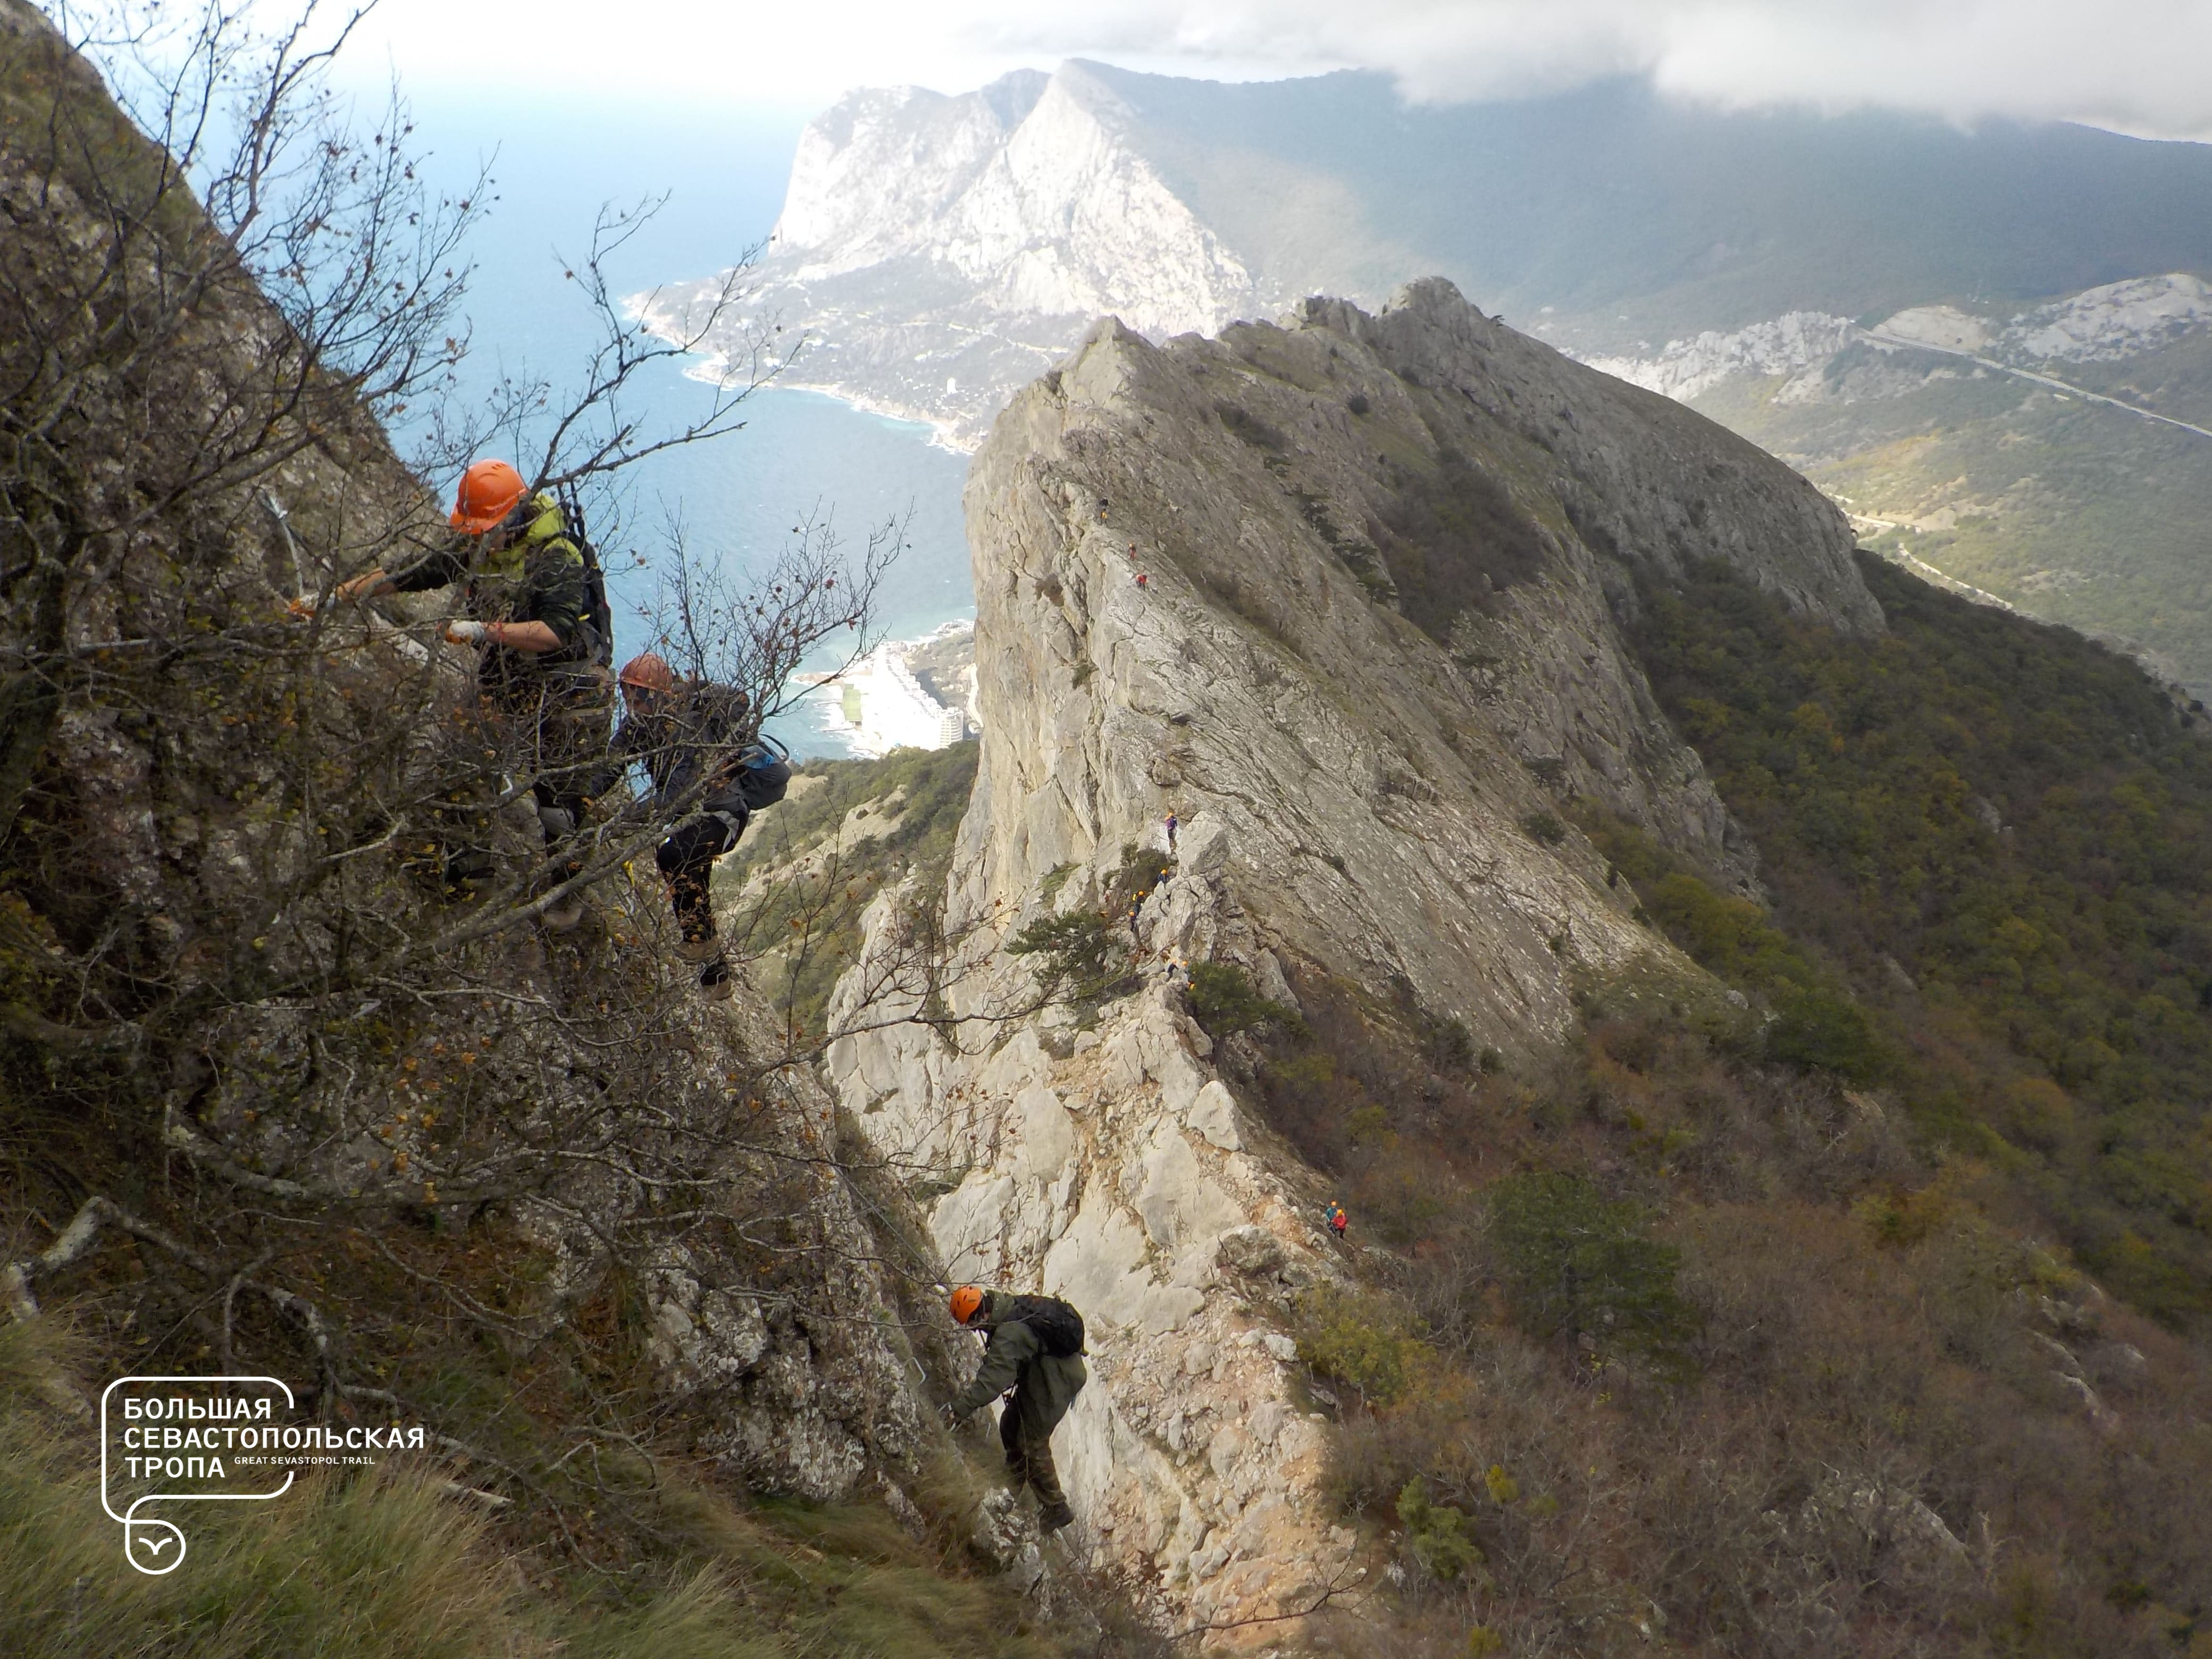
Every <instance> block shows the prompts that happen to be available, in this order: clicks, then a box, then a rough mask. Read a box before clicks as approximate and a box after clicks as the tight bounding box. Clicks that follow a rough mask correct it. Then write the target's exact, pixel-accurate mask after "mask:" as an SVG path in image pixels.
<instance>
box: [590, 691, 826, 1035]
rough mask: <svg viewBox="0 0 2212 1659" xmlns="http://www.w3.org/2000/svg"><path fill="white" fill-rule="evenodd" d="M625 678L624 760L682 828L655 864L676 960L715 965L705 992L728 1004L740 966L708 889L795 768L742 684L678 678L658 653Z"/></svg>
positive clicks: (704, 976) (618, 747)
mask: <svg viewBox="0 0 2212 1659" xmlns="http://www.w3.org/2000/svg"><path fill="white" fill-rule="evenodd" d="M620 679H621V684H622V690H623V703H624V705H625V708H624V712H623V723H622V729H621V730H620V731H619V732H616V734H615V741H614V750H613V753H614V757H615V759H616V760H617V762H629V761H633V760H634V761H636V762H638V763H640V764H641V765H642V766H643V767H644V768H645V774H646V776H647V778H648V779H649V780H650V781H651V782H652V784H653V803H654V805H656V806H657V807H659V808H660V809H661V810H663V811H666V812H667V813H668V814H669V821H670V822H671V824H672V825H673V826H674V827H673V828H671V829H670V831H669V833H668V836H667V837H666V838H665V840H664V841H662V842H661V843H660V845H659V848H657V849H656V850H655V851H654V853H653V863H654V864H655V865H656V866H659V871H660V875H661V879H662V880H664V881H665V882H666V883H667V884H668V902H669V906H670V908H671V909H673V910H674V911H675V912H676V927H677V935H678V943H677V946H676V953H677V955H678V956H680V957H683V958H684V961H686V962H698V963H705V964H706V965H705V966H704V967H703V968H702V969H700V970H699V987H700V989H702V991H704V992H706V994H708V997H710V998H712V999H713V1000H715V1001H717V1002H719V1001H720V1000H723V999H724V998H725V997H727V996H728V995H729V994H730V991H731V981H730V965H729V963H728V962H727V961H726V960H725V958H724V957H723V955H722V947H721V944H720V940H718V939H716V938H715V935H714V905H713V903H712V902H710V900H709V897H708V879H709V878H710V877H711V876H712V875H713V873H714V860H716V859H718V858H720V857H721V856H722V854H725V853H726V852H728V851H729V850H730V849H731V848H733V847H735V846H736V845H737V844H738V837H739V836H743V835H744V832H745V825H746V823H748V822H749V821H750V819H751V817H752V815H753V814H754V813H755V812H757V811H759V810H760V809H761V808H762V807H763V806H772V805H775V803H776V802H777V801H780V800H781V799H783V796H784V791H785V790H786V789H787V787H789V785H790V782H791V767H790V765H789V763H788V762H787V759H786V758H785V757H784V755H783V754H782V752H781V750H778V749H776V748H775V747H774V746H773V745H772V744H770V743H769V742H768V741H766V740H763V739H762V738H759V737H757V735H756V733H755V732H753V730H752V727H751V723H750V720H749V719H748V718H747V717H748V715H749V714H750V712H751V705H750V702H749V700H748V699H747V698H746V696H745V694H744V692H743V691H740V690H738V689H737V688H736V687H734V686H727V685H716V684H714V683H713V682H712V681H709V680H698V679H684V680H678V678H676V674H675V671H673V670H672V669H671V668H670V667H669V665H668V664H667V663H666V662H665V660H663V659H661V658H660V657H659V655H657V654H655V653H653V652H650V651H648V652H646V653H644V654H643V655H641V656H637V657H633V658H631V659H630V660H629V661H628V662H627V663H624V664H623V671H622V674H621V676H620Z"/></svg>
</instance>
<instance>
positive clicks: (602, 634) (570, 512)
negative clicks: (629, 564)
mask: <svg viewBox="0 0 2212 1659" xmlns="http://www.w3.org/2000/svg"><path fill="white" fill-rule="evenodd" d="M554 501H555V503H556V505H557V506H558V507H560V509H561V522H562V526H563V527H564V528H565V529H566V530H567V531H568V539H569V540H570V541H572V542H574V543H575V544H576V551H577V552H579V553H580V554H582V555H583V556H584V615H583V617H582V621H583V624H584V631H585V632H586V635H587V637H586V640H585V641H584V654H585V656H586V659H588V660H589V661H591V662H592V663H594V664H596V665H598V666H599V667H601V668H611V667H613V666H614V663H615V613H614V607H613V606H612V605H609V604H608V603H607V577H606V573H605V571H604V570H601V569H600V568H599V550H598V549H597V548H595V547H593V546H592V538H590V537H589V536H587V535H586V534H585V533H584V509H583V507H581V506H580V504H579V503H578V501H577V500H576V492H575V491H574V490H573V489H570V488H568V485H566V484H563V485H562V486H561V488H560V489H559V490H558V491H557V492H556V494H555V496H554Z"/></svg>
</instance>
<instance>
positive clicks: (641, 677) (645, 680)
mask: <svg viewBox="0 0 2212 1659" xmlns="http://www.w3.org/2000/svg"><path fill="white" fill-rule="evenodd" d="M615 678H617V679H618V680H620V681H621V682H622V683H623V685H625V686H635V687H636V688H637V689H639V690H644V691H673V690H675V689H676V675H675V673H674V671H672V670H671V669H670V667H669V666H668V664H667V662H666V660H665V659H663V658H662V657H661V656H660V654H659V653H657V652H653V651H647V652H645V653H642V654H641V655H638V656H635V657H632V658H631V659H629V661H628V662H626V663H624V664H623V671H622V672H621V673H619V674H617V676H616V677H615Z"/></svg>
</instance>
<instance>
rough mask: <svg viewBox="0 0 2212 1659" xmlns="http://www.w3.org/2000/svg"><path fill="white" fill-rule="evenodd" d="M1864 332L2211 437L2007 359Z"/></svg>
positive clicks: (1879, 342) (2208, 432)
mask: <svg viewBox="0 0 2212 1659" xmlns="http://www.w3.org/2000/svg"><path fill="white" fill-rule="evenodd" d="M1864 332H1865V335H1866V337H1867V338H1868V339H1869V340H1871V341H1873V342H1874V343H1875V344H1876V345H1886V346H1901V347H1904V348H1906V349H1910V350H1913V351H1940V352H1942V354H1943V356H1946V357H1957V358H1959V359H1960V360H1961V361H1963V362H1969V363H1974V364H1978V366H1980V367H1981V368H1987V369H1992V370H1994V371H1996V373H1997V374H2009V375H2011V376H2012V377H2013V378H2014V379H2015V380H2032V381H2033V382H2034V383H2035V384H2036V385H2037V386H2045V387H2048V388H2049V389H2050V390H2051V391H2053V392H2063V393H2064V394H2065V395H2066V396H2067V397H2069V398H2081V400H2082V401H2083V402H2085V403H2092V404H2111V405H2112V407H2113V408H2114V409H2124V410H2127V412H2128V413H2129V414H2130V415H2139V416H2142V418H2143V419H2144V420H2146V421H2157V422H2160V423H2161V424H2163V425H2166V426H2178V427H2179V428H2181V429H2182V430H2183V431H2184V432H2194V433H2195V434H2196V435H2197V436H2198V437H2200V438H2212V430H2208V429H2207V428H2203V427H2201V426H2191V424H2190V423H2189V422H2187V421H2177V420H2175V419H2174V418H2173V416H2171V415H2160V414H2157V413H2155V412H2154V411H2153V410H2148V409H2141V408H2138V407H2136V405H2135V404H2129V403H2122V402H2121V401H2120V400H2119V399H2118V398H2108V397H2106V395H2105V394H2104V393H2103V392H2084V391H2083V390H2082V389H2081V387H2080V386H2072V385H2069V383H2068V382H2066V381H2064V380H2052V379H2051V377H2050V376H2049V375H2048V374H2033V373H2032V372H2031V371H2029V370H2027V369H2025V368H2014V367H2013V366H2012V365H2011V364H2009V363H2001V362H1997V361H1996V360H1995V359H1994V358H1990V357H1978V356H1975V355H1974V354H1973V353H1972V352H1971V351H1961V350H1960V349H1959V348H1958V347H1956V346H1940V345H1930V344H1929V343H1928V342H1927V341H1925V340H1911V339H1907V338H1906V337H1905V336H1903V335H1902V334H1890V333H1887V332H1885V331H1883V330H1881V329H1878V328H1869V329H1867V330H1865V331H1864Z"/></svg>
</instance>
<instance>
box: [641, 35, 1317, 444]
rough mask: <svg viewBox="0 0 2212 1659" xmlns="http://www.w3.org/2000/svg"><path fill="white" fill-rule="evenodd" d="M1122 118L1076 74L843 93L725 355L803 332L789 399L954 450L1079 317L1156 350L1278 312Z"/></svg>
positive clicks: (801, 155) (676, 293)
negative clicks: (828, 395) (840, 406)
mask: <svg viewBox="0 0 2212 1659" xmlns="http://www.w3.org/2000/svg"><path fill="white" fill-rule="evenodd" d="M1134 123H1135V117H1134V114H1133V112H1132V111H1130V110H1129V109H1128V108H1127V106H1126V105H1125V104H1124V102H1123V101H1122V100H1121V97H1120V96H1119V95H1118V94H1116V93H1115V91H1114V89H1113V88H1112V87H1111V86H1110V85H1109V84H1108V82H1106V81H1105V80H1103V79H1102V78H1101V77H1100V76H1097V75H1096V74H1094V73H1092V72H1091V70H1089V69H1088V68H1087V67H1086V66H1085V65H1083V64H1068V65H1066V66H1065V67H1063V68H1062V69H1061V70H1060V71H1059V72H1058V73H1057V74H1054V75H1052V76H1045V75H1042V74H1039V73H1036V72H1035V71H1024V72H1022V73H1019V74H1015V75H1010V76H1006V77H1005V78H1003V79H1001V80H999V81H996V82H993V83H992V84H991V85H989V86H987V87H985V88H982V89H981V90H980V91H977V92H972V93H968V94H963V95H962V96H960V97H957V98H947V97H944V96H941V95H940V94H936V93H933V92H927V91H924V90H922V89H921V88H915V87H902V88H895V89H875V90H865V91H860V92H856V93H854V94H850V95H849V96H848V97H847V98H846V99H844V100H842V102H840V103H839V104H838V105H837V106H836V107H835V108H834V109H832V110H830V111H829V113H827V114H826V115H823V117H822V118H820V119H818V120H817V121H815V122H814V123H812V124H811V125H809V126H808V128H807V129H806V131H805V134H804V135H803V136H802V137H801V138H800V140H799V152H798V155H797V157H796V158H795V160H794V161H793V165H792V173H791V186H790V191H789V193H788V195H787V197H786V199H785V203H784V209H783V213H782V216H781V217H780V218H779V219H778V221H777V222H776V228H775V233H774V234H773V235H772V237H771V238H770V241H769V255H768V258H766V259H765V261H764V262H763V264H762V266H761V269H760V272H759V276H760V278H761V283H760V287H759V289H758V291H757V293H756V294H755V295H754V296H753V297H752V299H751V300H750V302H749V303H748V304H747V306H746V307H744V314H743V316H741V317H732V319H731V321H730V327H731V329H732V331H733V337H734V335H735V334H736V333H739V332H741V331H743V329H744V326H745V325H746V323H747V321H748V320H749V319H752V318H755V317H758V316H762V315H766V314H775V315H778V316H781V317H783V318H785V319H787V320H789V321H793V322H804V323H805V325H807V326H808V327H809V329H810V330H811V332H812V333H813V334H814V335H815V337H816V338H815V341H814V343H813V344H812V346H811V350H810V352H809V353H808V354H807V355H805V356H802V358H801V360H800V362H799V365H798V367H797V368H796V369H795V371H794V373H793V375H792V376H790V377H789V382H788V383H790V384H793V385H799V386H819V387H822V388H824V389H827V390H830V391H835V392H840V393H841V394H842V395H845V396H848V397H850V398H853V399H854V401H856V402H859V403H860V404H862V405H863V406H866V407H872V408H879V409H883V410H887V411H890V412H895V413H900V414H904V415H906V416H909V417H912V418H920V419H926V420H930V421H933V422H937V423H938V424H939V425H940V426H941V427H943V428H945V430H946V432H947V434H948V435H949V437H950V438H951V441H954V442H956V443H958V444H960V445H962V446H963V447H965V446H968V445H971V444H973V443H974V442H975V441H976V440H977V439H978V438H980V437H981V434H982V431H983V429H984V428H985V427H987V425H988V424H989V422H990V420H991V417H992V416H994V415H995V414H996V413H997V412H998V410H999V406H1000V404H1001V403H1002V402H1003V401H1004V400H1005V398H1006V394H1007V392H1009V390H1011V389H1012V387H1013V386H1018V385H1020V384H1022V383H1023V382H1024V381H1026V380H1030V379H1032V378H1033V377H1034V376H1036V374H1040V373H1042V371H1043V370H1044V369H1045V368H1048V367H1049V366H1050V364H1051V363H1052V362H1054V360H1055V359H1057V358H1058V357H1059V356H1060V355H1061V353H1063V352H1064V351H1065V350H1066V349H1067V344H1068V342H1069V341H1071V340H1073V339H1074V338H1075V337H1078V336H1079V334H1080V333H1081V332H1082V331H1083V329H1084V327H1085V325H1087V324H1088V322H1089V320H1090V319H1091V318H1093V317H1096V316H1098V315H1100V314H1101V313H1112V314H1114V315H1116V316H1119V317H1121V318H1122V319H1125V320H1127V322H1128V323H1129V324H1130V325H1132V326H1133V327H1135V328H1137V329H1139V330H1141V331H1145V332H1147V333H1152V334H1156V335H1158V336H1160V337H1166V336H1167V335H1170V334H1175V333H1178V332H1181V331H1184V330H1187V329H1204V330H1213V329H1218V328H1219V327H1220V326H1221V325H1223V324H1225V323H1226V322H1228V321H1229V320H1230V319H1231V318H1233V317H1237V316H1249V315H1253V314H1255V313H1256V312H1257V311H1258V310H1260V309H1262V308H1264V307H1266V306H1267V305H1269V304H1273V303H1279V295H1278V294H1276V293H1275V292H1274V291H1273V289H1271V288H1270V289H1263V287H1262V285H1261V283H1259V282H1258V281H1257V280H1256V279H1255V276H1254V275H1253V273H1252V272H1251V270H1249V269H1248V268H1247V266H1246V264H1245V263H1244V261H1243V259H1242V258H1239V257H1238V255H1237V253H1235V252H1232V251H1231V249H1230V248H1229V247H1228V246H1225V243H1224V241H1223V240H1222V239H1221V238H1220V237H1219V236H1218V235H1217V234H1215V232H1214V231H1213V230H1212V228H1210V227H1209V226H1207V225H1206V223H1205V222H1202V221H1201V220H1200V217H1199V216H1198V215H1197V214H1196V213H1194V211H1193V210H1192V209H1191V207H1190V205H1189V204H1188V203H1187V202H1186V201H1185V200H1184V199H1183V198H1182V197H1181V196H1180V195H1178V193H1177V192H1176V191H1175V190H1174V189H1173V188H1172V187H1171V186H1170V184H1169V183H1168V182H1167V180H1166V179H1164V178H1163V177H1162V175H1161V173H1160V170H1159V168H1158V167H1157V166H1156V165H1155V163H1154V162H1153V161H1152V160H1150V159H1148V158H1147V157H1146V155H1145V154H1144V153H1143V151H1142V149H1141V147H1140V146H1139V145H1138V144H1136V143H1133V133H1132V131H1131V129H1132V127H1133V125H1134ZM717 291H718V289H717V285H716V284H714V283H695V284H689V285H678V286H674V287H671V288H669V289H662V290H660V291H659V294H657V295H655V296H654V297H653V299H652V300H651V301H650V302H648V303H647V305H646V306H645V309H644V313H643V314H644V316H645V318H646V320H647V322H648V323H649V324H655V325H659V326H661V327H663V328H665V329H667V330H670V331H675V330H680V329H681V328H682V327H683V325H684V318H685V317H686V316H687V315H688V314H689V313H690V309H691V308H692V307H695V306H696V305H699V304H701V303H702V301H711V298H712V296H713V295H714V293H715V292H717ZM710 344H712V342H710Z"/></svg>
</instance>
